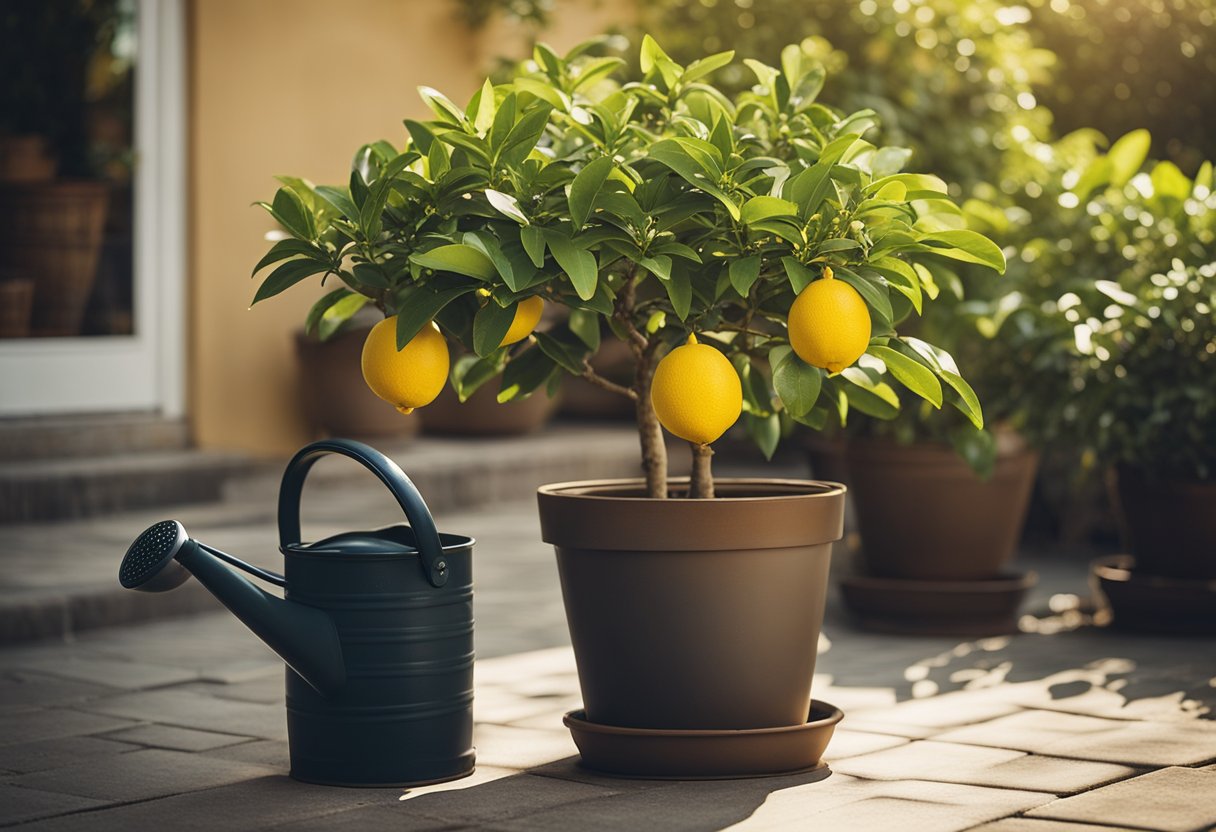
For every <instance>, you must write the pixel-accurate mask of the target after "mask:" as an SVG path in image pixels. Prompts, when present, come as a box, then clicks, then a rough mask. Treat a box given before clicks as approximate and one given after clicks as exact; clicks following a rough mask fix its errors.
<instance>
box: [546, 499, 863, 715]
mask: <svg viewBox="0 0 1216 832" xmlns="http://www.w3.org/2000/svg"><path fill="white" fill-rule="evenodd" d="M715 487H716V490H717V493H718V495H719V496H718V497H717V498H716V499H713V500H692V499H686V498H680V497H679V496H678V493H679V492H680V490H681V489H683V491H684V493H686V492H687V481H686V480H684V481H673V482H672V484H671V488H672V493H673V496H674V498H673V499H667V500H654V499H648V498H646V497H644V496H643V495H644V490H643V485H642V482H641V481H640V480H604V481H593V482H580V483H561V484H557V485H549V486H544V487H542V488H541V489H540V491H539V495H538V496H539V503H540V518H541V533H542V537H543V539H544V540H545V541H546V542H548V543H552V544H553V545H554V547H555V549H556V551H557V562H558V571H559V573H560V576H561V584H562V595H563V599H564V601H565V605H566V616H567V621H568V623H569V625H570V637H571V641H572V643H573V645H574V653H575V659H576V661H577V664H578V671H579V684H580V686H581V689H582V695H583V703H584V705H585V708H586V713H587V719H588V720H589V721H591V722H594V723H598V724H600V725H615V726H620V727H628V728H665V729H692V730H697V729H753V728H772V727H781V726H791V725H801V724H803V723H805V722H806V720H807V714H808V707H809V702H810V693H811V677H812V675H813V674H814V670H815V658H816V649H817V645H818V639H819V630H820V626H821V625H822V623H823V610H824V601H825V598H826V594H827V585H828V565H829V559H830V554H831V545H832V542H833V541H835V540H839V539H840V536H841V534H842V531H843V528H842V526H843V517H844V488H843V487H841V486H839V485H836V484H833V483H817V482H810V481H805V480H763V479H719V480H717V481H716V482H715Z"/></svg>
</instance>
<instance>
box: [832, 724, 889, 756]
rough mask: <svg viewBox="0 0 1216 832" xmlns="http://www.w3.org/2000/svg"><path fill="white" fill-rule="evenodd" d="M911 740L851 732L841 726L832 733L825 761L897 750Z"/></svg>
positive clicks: (863, 732)
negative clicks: (890, 749) (888, 749)
mask: <svg viewBox="0 0 1216 832" xmlns="http://www.w3.org/2000/svg"><path fill="white" fill-rule="evenodd" d="M908 742H910V740H907V739H905V738H903V737H893V736H890V735H888V734H871V733H868V732H866V731H851V730H848V729H845V728H840V727H839V726H838V727H837V728H836V730H835V731H834V732H833V733H832V741H831V743H829V744H828V750H827V751H825V752H824V759H826V760H827V761H828V762H829V763H831V762H833V761H834V760H844V759H846V758H848V757H856V756H858V755H861V754H871V753H873V752H875V751H882V750H883V749H885V748H896V747H897V746H901V745H906V744H907V743H908Z"/></svg>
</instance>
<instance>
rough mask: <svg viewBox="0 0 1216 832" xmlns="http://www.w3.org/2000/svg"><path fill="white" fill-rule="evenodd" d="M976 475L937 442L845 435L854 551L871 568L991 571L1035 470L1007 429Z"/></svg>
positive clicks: (1002, 556)
mask: <svg viewBox="0 0 1216 832" xmlns="http://www.w3.org/2000/svg"><path fill="white" fill-rule="evenodd" d="M998 444H999V445H1004V446H1005V447H1003V448H1002V449H1001V450H1000V452H999V455H998V459H997V463H996V470H995V471H994V472H993V475H992V477H991V478H990V479H988V480H987V481H983V480H981V479H980V478H979V477H978V476H977V475H976V474H975V473H974V472H973V471H972V470H971V468H970V467H969V466H968V465H967V463H966V462H964V461H963V460H962V458H961V457H959V456H958V454H956V453H955V452H954V450H953V449H952V448H951V447H949V446H948V445H945V444H929V443H923V444H918V445H900V444H898V443H896V442H894V441H890V440H880V439H851V440H850V441H849V443H848V446H847V450H846V451H845V459H846V460H847V463H848V476H849V490H850V493H851V494H852V496H853V506H854V510H855V511H856V513H857V523H858V527H859V530H860V532H861V545H862V551H863V552H864V554H865V561H866V563H867V564H868V566H869V571H870V573H871V574H872V575H874V576H877V577H884V578H910V579H917V580H952V581H966V580H980V579H986V578H994V577H996V576H997V575H999V574H1000V573H1001V571H1002V569H1003V567H1004V566H1005V565H1006V564H1007V563H1008V562H1009V561H1010V560H1011V559H1012V557H1013V554H1014V551H1015V549H1016V547H1017V544H1018V540H1019V538H1020V536H1021V531H1022V524H1023V522H1024V521H1025V519H1026V509H1027V506H1028V504H1029V501H1030V492H1031V488H1032V487H1033V485H1034V477H1035V472H1036V470H1037V469H1038V454H1037V453H1036V452H1034V451H1031V450H1029V449H1027V448H1026V447H1025V444H1024V443H1023V442H1022V441H1021V440H1020V439H1019V438H1018V437H1016V435H1013V434H1003V435H1000V436H999V438H998Z"/></svg>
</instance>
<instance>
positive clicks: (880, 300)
mask: <svg viewBox="0 0 1216 832" xmlns="http://www.w3.org/2000/svg"><path fill="white" fill-rule="evenodd" d="M832 269H833V272H834V273H835V279H836V280H843V281H844V282H845V283H847V284H849V285H850V286H852V287H853V288H854V289H856V290H857V293H858V294H859V295H861V296H862V298H863V299H864V300H865V302H866V304H867V305H868V306H869V307H870V308H871V309H873V310H874V312H875V314H877V315H878V317H879V319H880V320H881V321H882V322H883V323H890V322H891V296H890V294H889V293H888V292H887V286H886V282H885V281H883V284H882V285H881V286H880V285H878V279H877V278H875V279H874V280H868V279H866V278H864V277H862V276H861V275H859V274H857V273H856V272H854V271H853V270H852V269H846V268H845V267H844V266H833V267H832Z"/></svg>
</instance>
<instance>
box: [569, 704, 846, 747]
mask: <svg viewBox="0 0 1216 832" xmlns="http://www.w3.org/2000/svg"><path fill="white" fill-rule="evenodd" d="M810 705H811V707H810V710H811V711H814V709H815V706H816V705H818V706H819V707H820V709H822V710H825V711H828V715H827V716H826V717H824V718H823V719H817V720H811V719H810V718H809V716H808V718H807V720H806V722H801V723H799V724H798V725H778V726H775V727H773V728H695V729H688V728H630V727H627V726H622V725H602V724H600V723H598V722H591V721H590V720H588V719H587V713H586V711H585V710H584V709H582V708H579V709H577V710H573V711H569V712H568V713H566V714H564V715H563V717H562V722H564V723H565V725H566V727H568V728H569V727H572V726H571V723H573V724H575V725H577V726H578V729H579V730H580V731H586V732H587V733H589V734H608V735H611V736H617V737H619V736H622V735H624V736H633V737H685V738H692V737H737V736H741V735H746V736H756V735H758V734H761V735H766V734H792V733H797V732H799V731H810V730H815V729H822V728H828V727H831V726H833V725H835V724H836V723H838V722H840V720H842V719H844V711H842V710H840V708H838V707H836V706H835V705H833V704H831V703H829V702H824V701H823V700H822V699H812V700H811V702H810Z"/></svg>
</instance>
